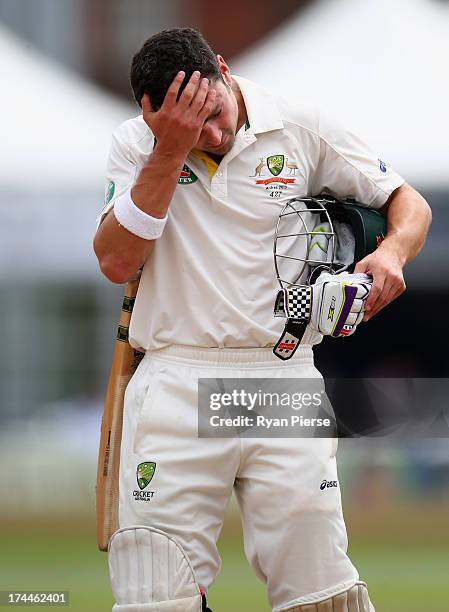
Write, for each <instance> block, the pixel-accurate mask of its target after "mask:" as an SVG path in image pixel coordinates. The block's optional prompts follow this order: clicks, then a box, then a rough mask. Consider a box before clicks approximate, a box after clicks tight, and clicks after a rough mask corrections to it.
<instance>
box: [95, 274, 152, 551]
mask: <svg viewBox="0 0 449 612" xmlns="http://www.w3.org/2000/svg"><path fill="white" fill-rule="evenodd" d="M139 280H140V277H139V278H137V279H136V280H133V281H130V282H128V284H127V285H126V288H125V294H124V297H123V305H122V310H121V313H120V320H119V325H118V332H117V337H116V341H115V346H114V353H113V357H112V365H111V371H110V374H109V381H108V386H107V391H106V397H105V402H104V410H103V418H102V421H101V434H100V447H99V451H98V467H97V486H96V516H97V544H98V548H99V549H100V550H104V551H107V549H108V544H109V540H110V538H111V536H112V534H113V533H114V532H115V531H117V529H118V504H119V469H120V446H121V440H122V424H123V402H124V397H125V389H126V387H127V385H128V383H129V381H130V379H131V376H132V375H133V374H134V372H135V371H136V368H137V366H138V365H139V363H140V360H141V359H142V357H143V355H144V353H142V352H140V351H137V350H135V349H134V348H133V347H132V346H131V345H130V344H129V342H128V331H129V323H130V320H131V313H132V310H133V306H134V301H135V298H136V294H137V289H138V287H139Z"/></svg>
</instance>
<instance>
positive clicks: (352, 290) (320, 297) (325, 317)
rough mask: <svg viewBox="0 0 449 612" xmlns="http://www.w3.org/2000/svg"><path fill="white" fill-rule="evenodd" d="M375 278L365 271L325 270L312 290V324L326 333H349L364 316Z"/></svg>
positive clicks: (347, 334)
mask: <svg viewBox="0 0 449 612" xmlns="http://www.w3.org/2000/svg"><path fill="white" fill-rule="evenodd" d="M371 286H372V278H371V276H368V275H367V274H364V273H358V274H349V273H348V272H341V273H340V274H329V272H322V273H321V274H320V276H319V277H318V278H317V280H316V281H315V283H314V284H313V285H312V286H311V290H312V313H311V316H310V322H309V325H310V326H311V327H312V328H313V329H314V330H316V331H318V332H319V333H320V334H323V335H324V336H333V337H334V338H338V337H341V336H350V335H351V334H353V333H354V332H355V330H356V328H357V325H358V324H359V323H360V321H361V320H362V319H363V313H364V310H365V302H366V299H367V297H368V295H369V292H370V290H371Z"/></svg>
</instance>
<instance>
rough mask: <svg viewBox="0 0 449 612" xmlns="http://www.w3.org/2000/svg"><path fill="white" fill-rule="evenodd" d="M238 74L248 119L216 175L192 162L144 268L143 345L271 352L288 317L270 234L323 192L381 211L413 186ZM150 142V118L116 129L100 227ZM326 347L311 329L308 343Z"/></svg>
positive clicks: (139, 307) (136, 315) (134, 333)
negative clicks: (290, 210) (279, 299)
mask: <svg viewBox="0 0 449 612" xmlns="http://www.w3.org/2000/svg"><path fill="white" fill-rule="evenodd" d="M234 79H235V81H236V82H237V84H238V85H239V87H240V89H241V92H242V95H243V99H244V101H245V106H246V110H247V114H248V122H247V124H246V125H244V126H242V128H241V129H240V130H239V132H238V133H237V135H236V139H235V143H234V146H233V147H232V149H231V150H230V151H229V153H227V155H226V156H225V157H224V158H223V159H222V161H221V163H220V164H219V166H218V167H217V168H216V170H215V172H214V170H213V169H212V170H211V164H210V163H206V162H207V160H206V161H205V159H204V155H203V156H201V155H200V156H199V157H198V156H197V155H195V154H194V153H190V154H189V155H188V157H187V159H186V163H185V166H184V169H183V171H182V173H181V176H180V178H179V181H178V185H177V188H176V190H175V193H174V196H173V199H172V201H171V203H170V207H169V210H168V220H167V224H166V226H165V230H164V233H163V235H162V236H161V237H160V238H159V239H158V240H156V244H155V247H154V250H153V252H152V254H151V255H150V256H149V258H148V260H147V261H146V263H145V266H144V269H143V272H142V277H141V281H140V286H139V291H138V294H137V298H136V302H135V306H134V312H133V315H132V319H131V326H130V342H131V344H132V345H133V346H135V347H140V348H143V349H159V348H162V347H164V346H167V345H170V344H181V345H188V346H200V347H226V348H233V347H235V348H239V347H242V348H250V347H266V346H274V344H275V343H276V341H277V340H278V339H279V336H280V333H281V331H282V329H283V327H284V323H285V321H284V320H283V319H279V318H274V317H273V304H274V299H275V296H276V293H277V289H278V283H277V280H276V276H275V271H274V264H273V237H274V230H275V227H276V221H277V218H278V215H279V213H280V211H281V210H282V207H283V206H284V205H285V203H286V202H287V201H288V200H290V199H291V198H294V197H302V196H306V195H318V194H320V193H322V192H325V193H328V194H331V195H334V196H336V197H339V198H346V197H353V198H355V199H356V200H357V201H358V202H360V203H364V204H366V206H367V207H371V208H380V207H381V206H382V205H383V204H384V203H385V202H386V201H387V199H388V197H389V195H390V194H391V193H392V191H393V190H394V189H396V188H397V187H399V186H400V185H402V183H403V182H404V180H403V179H402V178H401V177H400V176H399V175H398V174H396V173H395V172H393V171H392V170H391V169H390V168H389V167H387V166H386V165H385V163H384V162H383V161H381V160H380V159H379V156H378V155H377V154H376V153H374V152H373V151H371V150H370V149H369V148H368V147H367V146H366V145H365V144H364V143H363V142H362V141H361V140H360V139H359V138H357V137H356V136H354V135H353V134H351V133H349V132H348V131H346V130H344V129H342V128H341V127H340V126H338V125H337V124H335V123H334V122H332V123H331V122H329V121H328V120H326V119H325V118H324V117H323V116H322V115H320V114H319V113H318V112H316V111H310V110H308V109H303V108H301V104H300V103H298V104H297V105H296V106H292V105H290V104H288V103H286V102H285V101H280V100H277V99H275V98H274V97H273V95H272V94H271V93H269V92H268V91H267V90H265V89H263V88H262V87H260V86H258V85H256V84H254V83H252V82H250V81H248V80H246V79H243V78H241V77H234ZM153 145H154V138H153V135H152V133H151V131H150V129H149V128H148V126H147V125H146V124H145V122H144V121H143V118H142V116H138V117H136V118H134V119H130V120H128V121H126V122H125V123H123V124H122V125H121V126H120V127H119V128H118V129H117V130H116V131H115V132H114V134H113V138H112V146H111V151H110V156H109V160H108V165H107V181H106V185H107V186H106V205H105V207H104V209H103V211H102V213H101V215H100V218H99V220H100V219H101V218H102V217H103V215H104V214H105V213H106V212H107V211H108V210H109V209H110V208H111V207H112V206H113V205H114V201H115V200H116V198H117V197H119V196H120V195H122V194H123V193H124V192H125V191H126V190H127V189H128V188H129V187H131V186H132V185H133V183H134V182H135V180H136V178H137V176H138V175H139V172H140V170H141V168H142V166H143V165H144V164H145V162H146V160H147V159H148V156H149V155H150V153H151V151H152V150H153ZM200 157H203V159H201V158H200ZM212 165H213V164H212ZM208 167H209V169H208ZM320 340H321V336H320V335H319V334H316V333H315V332H311V331H310V330H309V329H308V330H306V334H305V336H304V339H303V343H304V344H311V345H312V344H316V343H317V342H319V341H320Z"/></svg>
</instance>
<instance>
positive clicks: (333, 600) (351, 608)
mask: <svg viewBox="0 0 449 612" xmlns="http://www.w3.org/2000/svg"><path fill="white" fill-rule="evenodd" d="M282 612H374V608H373V605H372V603H371V602H370V599H369V597H368V589H367V588H366V584H365V583H364V582H357V583H356V584H355V585H354V586H353V587H351V588H350V589H348V590H347V591H344V592H343V593H339V594H338V595H334V596H333V597H329V598H328V599H325V600H323V601H318V602H316V603H313V604H303V605H300V606H294V607H293V608H285V610H283V611H282Z"/></svg>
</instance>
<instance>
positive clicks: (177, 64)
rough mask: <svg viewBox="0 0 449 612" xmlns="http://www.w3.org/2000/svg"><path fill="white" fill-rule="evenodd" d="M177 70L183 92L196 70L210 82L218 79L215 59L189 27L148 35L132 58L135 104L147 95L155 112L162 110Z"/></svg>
mask: <svg viewBox="0 0 449 612" xmlns="http://www.w3.org/2000/svg"><path fill="white" fill-rule="evenodd" d="M180 70H184V72H185V74H186V76H185V79H184V81H183V83H182V85H181V89H180V91H182V90H183V89H184V87H185V86H186V85H187V82H188V80H189V79H190V77H191V75H192V73H193V72H194V71H195V70H199V71H200V73H201V76H203V77H207V78H209V79H211V80H215V79H221V72H220V69H219V67H218V62H217V58H216V56H215V53H214V51H213V50H212V49H211V47H210V46H209V44H208V43H207V42H206V41H205V40H204V38H203V36H202V34H200V32H197V31H196V30H193V29H192V28H174V29H170V30H162V32H159V33H158V34H155V35H154V36H151V37H150V38H149V39H148V40H147V41H146V42H145V43H144V45H143V47H142V48H141V49H140V51H138V52H137V53H136V54H135V56H134V57H133V60H132V64H131V75H130V79H131V87H132V89H133V93H134V97H135V99H136V101H137V104H138V105H139V106H140V105H141V103H140V101H141V100H142V96H143V94H144V93H147V94H149V96H150V100H151V105H152V106H153V108H154V110H157V109H159V108H160V107H161V105H162V102H163V101H164V98H165V94H166V93H167V89H168V88H169V86H170V84H171V83H172V81H173V79H174V78H175V76H176V75H177V73H178V72H179V71H180Z"/></svg>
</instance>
